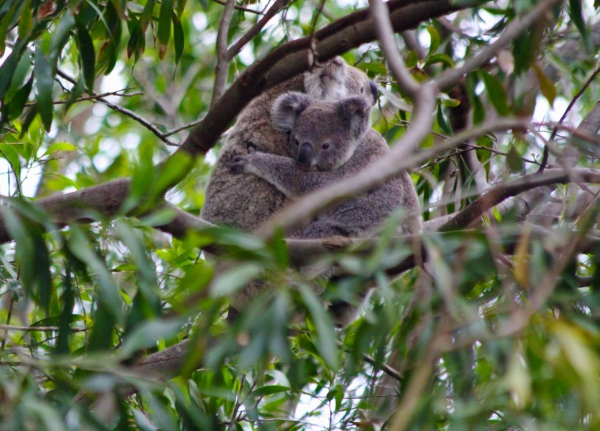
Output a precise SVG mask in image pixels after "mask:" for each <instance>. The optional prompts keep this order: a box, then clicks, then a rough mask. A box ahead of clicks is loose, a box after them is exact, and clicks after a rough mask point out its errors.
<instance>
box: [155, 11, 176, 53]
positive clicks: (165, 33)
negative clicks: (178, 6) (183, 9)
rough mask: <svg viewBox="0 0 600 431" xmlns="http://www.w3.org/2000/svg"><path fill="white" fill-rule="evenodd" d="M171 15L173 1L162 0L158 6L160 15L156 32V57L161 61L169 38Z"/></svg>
mask: <svg viewBox="0 0 600 431" xmlns="http://www.w3.org/2000/svg"><path fill="white" fill-rule="evenodd" d="M172 14H173V0H163V2H162V3H161V5H160V13H159V16H158V30H157V31H156V37H157V38H158V57H159V58H161V59H163V58H164V57H165V53H166V52H167V44H168V43H169V38H170V37H171V15H172Z"/></svg>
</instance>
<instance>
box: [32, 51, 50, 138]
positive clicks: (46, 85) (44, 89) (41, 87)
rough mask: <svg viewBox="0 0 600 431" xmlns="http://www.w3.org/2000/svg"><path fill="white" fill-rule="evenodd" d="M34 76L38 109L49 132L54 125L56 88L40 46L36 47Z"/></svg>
mask: <svg viewBox="0 0 600 431" xmlns="http://www.w3.org/2000/svg"><path fill="white" fill-rule="evenodd" d="M33 75H34V76H35V88H36V90H37V99H36V100H37V108H38V111H39V113H40V116H41V117H42V123H43V124H44V128H45V129H46V131H49V130H50V126H51V125H52V111H53V106H52V87H54V80H53V79H52V69H51V68H50V63H49V62H48V59H47V58H46V56H45V55H44V53H43V51H42V48H40V46H39V45H36V46H35V67H34V69H33Z"/></svg>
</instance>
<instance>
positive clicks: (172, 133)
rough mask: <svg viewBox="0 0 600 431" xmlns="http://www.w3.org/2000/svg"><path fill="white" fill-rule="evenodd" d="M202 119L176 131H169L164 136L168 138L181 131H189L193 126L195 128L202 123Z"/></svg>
mask: <svg viewBox="0 0 600 431" xmlns="http://www.w3.org/2000/svg"><path fill="white" fill-rule="evenodd" d="M202 120H203V118H201V119H199V120H196V121H192V122H191V123H188V124H185V125H183V126H181V127H178V128H177V129H174V130H171V131H170V132H167V133H165V134H164V136H165V138H166V137H169V136H171V135H174V134H176V133H179V132H181V131H182V130H186V129H191V128H192V127H194V126H197V125H198V124H200V123H201V122H202Z"/></svg>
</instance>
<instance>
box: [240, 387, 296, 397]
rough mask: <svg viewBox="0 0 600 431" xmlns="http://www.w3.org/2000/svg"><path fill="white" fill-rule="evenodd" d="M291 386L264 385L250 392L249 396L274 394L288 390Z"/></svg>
mask: <svg viewBox="0 0 600 431" xmlns="http://www.w3.org/2000/svg"><path fill="white" fill-rule="evenodd" d="M289 390H290V388H289V387H287V386H281V385H270V386H263V387H261V388H258V389H256V390H254V391H252V392H250V394H249V395H248V396H249V397H253V398H256V397H264V396H265V395H273V394H279V393H281V392H287V391H289Z"/></svg>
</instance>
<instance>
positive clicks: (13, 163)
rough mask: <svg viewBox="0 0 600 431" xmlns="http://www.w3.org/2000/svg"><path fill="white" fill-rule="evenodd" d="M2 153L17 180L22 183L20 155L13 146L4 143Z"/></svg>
mask: <svg viewBox="0 0 600 431" xmlns="http://www.w3.org/2000/svg"><path fill="white" fill-rule="evenodd" d="M0 153H1V154H2V157H4V158H5V159H6V160H7V161H8V163H10V167H11V168H12V170H13V171H14V173H15V176H16V177H17V180H18V181H19V182H20V178H21V160H20V159H19V153H17V151H16V150H15V149H14V148H13V147H12V145H8V144H5V143H3V142H0Z"/></svg>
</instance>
